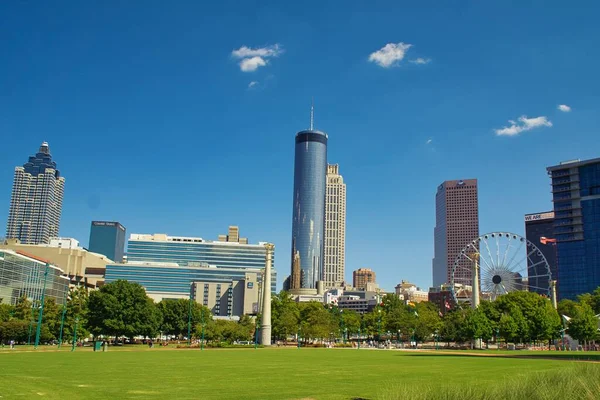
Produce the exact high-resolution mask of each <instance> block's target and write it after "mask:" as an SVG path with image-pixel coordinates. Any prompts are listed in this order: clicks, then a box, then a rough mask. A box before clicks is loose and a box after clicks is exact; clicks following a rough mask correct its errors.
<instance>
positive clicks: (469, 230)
mask: <svg viewBox="0 0 600 400" xmlns="http://www.w3.org/2000/svg"><path fill="white" fill-rule="evenodd" d="M477 237H479V206H478V200H477V179H465V180H455V181H445V182H443V183H442V184H441V185H439V186H438V189H437V194H436V196H435V229H434V252H435V253H434V258H433V263H432V264H433V268H432V270H433V286H434V287H439V286H441V285H443V284H445V283H449V282H450V276H451V274H452V267H453V266H454V261H455V260H456V257H457V256H458V254H459V253H460V251H461V250H462V249H463V248H464V247H465V246H466V245H467V244H468V243H469V242H471V241H472V240H474V239H476V238H477ZM460 262H461V263H463V262H464V268H461V270H462V271H463V272H462V273H460V275H459V276H455V281H456V282H458V283H462V284H465V285H472V284H473V282H472V279H473V277H472V276H471V274H470V272H468V271H470V269H471V266H470V265H469V260H468V259H466V258H465V259H464V261H460Z"/></svg>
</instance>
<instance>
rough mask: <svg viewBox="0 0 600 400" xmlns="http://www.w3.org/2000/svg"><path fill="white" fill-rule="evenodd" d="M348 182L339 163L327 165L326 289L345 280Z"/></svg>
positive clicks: (324, 263)
mask: <svg viewBox="0 0 600 400" xmlns="http://www.w3.org/2000/svg"><path fill="white" fill-rule="evenodd" d="M345 250H346V184H345V183H344V178H343V177H342V176H341V175H340V169H339V165H338V164H334V165H328V166H327V190H326V197H325V258H324V259H323V281H324V284H325V289H331V288H334V287H341V285H342V282H343V281H344V270H345V264H346V262H345V259H344V257H345V253H346V251H345Z"/></svg>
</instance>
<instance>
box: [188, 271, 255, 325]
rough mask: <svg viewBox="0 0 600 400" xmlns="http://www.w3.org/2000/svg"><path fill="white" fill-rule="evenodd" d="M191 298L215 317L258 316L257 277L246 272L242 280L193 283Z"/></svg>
mask: <svg viewBox="0 0 600 400" xmlns="http://www.w3.org/2000/svg"><path fill="white" fill-rule="evenodd" d="M192 298H193V299H194V300H195V301H196V302H197V303H199V304H202V305H204V306H205V307H207V308H208V309H209V310H211V312H212V314H213V315H214V316H216V317H233V316H237V317H239V316H242V315H249V314H258V306H259V282H258V275H257V274H256V273H252V272H246V273H245V275H244V278H243V279H222V280H220V281H219V280H212V281H202V282H199V281H195V282H194V283H192Z"/></svg>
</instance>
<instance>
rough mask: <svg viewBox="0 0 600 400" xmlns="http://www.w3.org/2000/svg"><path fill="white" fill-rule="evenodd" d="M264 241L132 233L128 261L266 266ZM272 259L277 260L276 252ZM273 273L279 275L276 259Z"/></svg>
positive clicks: (218, 265)
mask: <svg viewBox="0 0 600 400" xmlns="http://www.w3.org/2000/svg"><path fill="white" fill-rule="evenodd" d="M266 255H267V253H266V249H265V246H264V243H262V242H259V243H258V244H247V243H246V244H244V243H239V242H233V241H211V240H204V239H202V238H199V237H184V236H168V235H166V234H159V233H157V234H154V235H147V234H137V233H133V234H131V235H130V236H129V241H128V242H127V262H130V263H135V262H170V263H177V264H178V265H180V266H182V267H185V266H189V265H191V266H193V265H199V264H208V265H211V266H216V267H219V268H258V269H263V268H264V267H265V261H266ZM272 259H273V260H275V255H274V254H273V256H272ZM272 265H273V274H274V275H276V273H275V271H274V269H275V267H274V266H275V262H274V261H273V264H272Z"/></svg>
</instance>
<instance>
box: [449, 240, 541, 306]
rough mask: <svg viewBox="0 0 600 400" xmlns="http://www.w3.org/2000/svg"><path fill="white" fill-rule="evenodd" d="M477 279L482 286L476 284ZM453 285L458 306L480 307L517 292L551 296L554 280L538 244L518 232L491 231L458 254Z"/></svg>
mask: <svg viewBox="0 0 600 400" xmlns="http://www.w3.org/2000/svg"><path fill="white" fill-rule="evenodd" d="M475 279H477V280H478V281H479V285H474V284H473V283H474V280H475ZM450 283H451V285H452V288H453V290H452V292H453V296H454V300H455V301H456V302H457V303H458V302H461V303H464V302H470V303H474V302H476V303H477V304H478V303H479V300H480V299H481V300H495V299H496V298H497V297H498V296H500V295H503V294H506V293H509V292H513V291H516V290H528V291H531V292H537V293H540V294H543V295H550V294H551V293H550V288H551V286H552V284H553V281H552V274H551V272H550V266H549V265H548V261H547V260H546V257H544V255H543V254H542V252H541V251H540V249H538V247H537V246H536V245H535V244H533V243H532V242H530V241H529V240H527V239H526V238H524V237H522V236H520V235H517V234H515V233H506V232H492V233H487V234H485V235H482V236H479V237H478V238H476V239H474V240H472V241H471V242H470V243H469V244H467V245H466V246H465V247H464V248H463V249H462V250H461V251H460V252H459V254H458V256H457V257H456V260H455V261H454V265H453V267H452V273H451V277H450ZM475 296H477V299H476V298H475Z"/></svg>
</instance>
